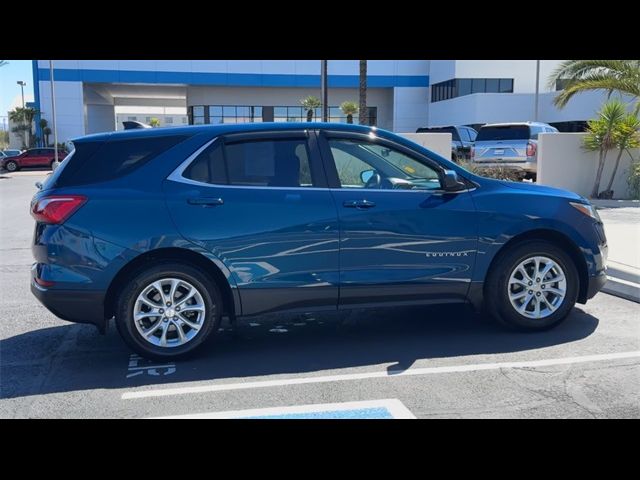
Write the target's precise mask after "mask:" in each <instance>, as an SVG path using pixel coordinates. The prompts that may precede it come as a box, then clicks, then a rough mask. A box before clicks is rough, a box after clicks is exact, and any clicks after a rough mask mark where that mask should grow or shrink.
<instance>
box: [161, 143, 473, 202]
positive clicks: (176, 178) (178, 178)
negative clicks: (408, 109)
mask: <svg viewBox="0 0 640 480" xmlns="http://www.w3.org/2000/svg"><path fill="white" fill-rule="evenodd" d="M219 138H220V137H215V138H214V139H212V140H209V141H208V142H207V143H205V144H204V145H202V146H201V147H200V148H198V149H197V150H196V151H195V152H193V153H192V154H191V155H189V156H188V157H187V158H186V160H184V161H183V162H182V163H181V164H180V165H178V166H177V167H176V169H175V170H174V171H173V172H171V173H170V174H169V176H168V177H167V180H170V181H172V182H178V183H185V184H187V185H194V186H198V187H210V188H234V189H247V188H250V189H260V190H262V189H264V190H302V191H329V192H344V191H350V192H411V193H427V192H429V191H430V190H402V189H397V190H393V189H378V188H357V187H352V188H349V187H340V188H330V187H269V186H263V185H222V184H220V183H207V182H199V181H197V180H191V179H190V178H186V177H184V176H183V173H184V171H185V170H186V169H187V167H189V165H191V162H193V161H194V160H195V159H196V158H197V157H198V155H200V154H201V153H202V152H203V151H204V150H206V149H207V148H208V147H209V146H210V145H213V143H214V142H215V141H216V140H218V139H219ZM432 161H433V160H432ZM472 190H475V188H473V189H467V190H459V191H457V192H444V191H443V190H433V191H431V192H432V193H433V194H436V195H442V194H443V193H464V192H470V191H472Z"/></svg>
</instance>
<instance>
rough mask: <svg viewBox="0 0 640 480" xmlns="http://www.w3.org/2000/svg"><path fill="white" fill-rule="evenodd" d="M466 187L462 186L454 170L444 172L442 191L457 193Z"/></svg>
mask: <svg viewBox="0 0 640 480" xmlns="http://www.w3.org/2000/svg"><path fill="white" fill-rule="evenodd" d="M466 188H467V186H466V185H465V184H464V182H463V181H462V180H460V178H458V174H457V173H456V171H455V170H445V171H444V175H443V176H442V189H443V190H444V191H446V192H458V191H460V190H465V189H466Z"/></svg>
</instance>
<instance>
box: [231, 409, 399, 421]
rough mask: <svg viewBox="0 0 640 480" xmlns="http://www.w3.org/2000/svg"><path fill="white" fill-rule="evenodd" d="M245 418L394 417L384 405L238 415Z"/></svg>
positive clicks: (347, 418)
mask: <svg viewBox="0 0 640 480" xmlns="http://www.w3.org/2000/svg"><path fill="white" fill-rule="evenodd" d="M238 418H246V419H274V420H275V419H313V420H315V419H317V420H323V419H324V420H329V419H346V420H353V419H378V418H395V417H394V416H393V414H392V413H391V412H390V411H389V410H387V409H386V408H385V407H378V408H354V409H352V410H326V411H320V412H306V413H303V412H300V413H285V414H282V415H260V416H255V417H238Z"/></svg>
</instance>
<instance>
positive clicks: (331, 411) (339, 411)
mask: <svg viewBox="0 0 640 480" xmlns="http://www.w3.org/2000/svg"><path fill="white" fill-rule="evenodd" d="M389 417H391V418H409V419H415V418H416V417H415V415H414V414H413V413H411V411H410V410H409V409H408V408H407V407H405V406H404V404H403V403H402V402H401V401H400V400H398V399H397V398H385V399H382V400H367V401H362V402H341V403H316V404H311V405H295V406H291V407H271V408H255V409H250V410H231V411H226V412H208V413H190V414H187V415H171V416H167V417H154V418H158V419H185V418H186V419H200V418H300V419H307V418H325V419H326V418H334V419H335V418H347V419H353V418H365V419H366V418H389Z"/></svg>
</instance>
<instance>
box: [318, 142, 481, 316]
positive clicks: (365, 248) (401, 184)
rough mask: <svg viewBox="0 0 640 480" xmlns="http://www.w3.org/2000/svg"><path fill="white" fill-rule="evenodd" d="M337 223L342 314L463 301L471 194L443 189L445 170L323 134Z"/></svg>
mask: <svg viewBox="0 0 640 480" xmlns="http://www.w3.org/2000/svg"><path fill="white" fill-rule="evenodd" d="M319 142H320V147H321V152H322V157H323V160H324V161H325V169H326V171H327V178H328V181H329V185H330V186H332V187H333V188H332V190H331V192H332V194H333V195H334V198H335V201H336V205H337V208H338V219H339V222H340V301H339V306H340V307H351V306H358V305H365V304H369V305H371V304H379V303H380V304H382V303H389V302H392V303H399V304H411V303H422V304H424V303H431V302H432V301H436V302H442V301H451V302H459V301H465V300H466V295H467V291H468V287H469V284H470V282H471V278H472V273H473V268H474V263H475V258H476V250H477V218H476V212H475V208H474V205H473V201H472V199H471V196H470V194H469V192H468V191H466V190H465V191H461V192H457V193H445V192H444V191H442V190H441V189H440V177H441V175H442V173H443V172H444V170H443V169H442V167H440V166H439V165H438V164H437V163H435V162H434V161H433V160H431V159H428V158H426V157H424V156H422V155H420V154H418V153H416V152H414V151H413V150H411V149H408V148H407V147H405V146H402V145H400V144H397V143H395V142H392V141H389V140H385V139H382V138H379V137H376V136H375V135H373V134H369V135H362V134H352V133H345V132H338V131H336V132H330V131H326V132H322V133H320V134H319Z"/></svg>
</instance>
